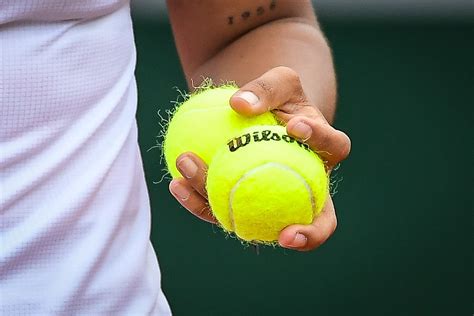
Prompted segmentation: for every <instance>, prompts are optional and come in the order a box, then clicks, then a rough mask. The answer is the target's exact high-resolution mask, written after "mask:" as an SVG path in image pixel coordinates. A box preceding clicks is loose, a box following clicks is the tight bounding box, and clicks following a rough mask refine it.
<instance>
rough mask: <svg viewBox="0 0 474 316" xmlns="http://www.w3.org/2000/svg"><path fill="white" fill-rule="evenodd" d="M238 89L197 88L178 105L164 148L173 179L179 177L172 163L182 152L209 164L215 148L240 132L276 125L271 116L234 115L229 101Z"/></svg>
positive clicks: (168, 129)
mask: <svg viewBox="0 0 474 316" xmlns="http://www.w3.org/2000/svg"><path fill="white" fill-rule="evenodd" d="M237 90H238V88H237V87H235V86H232V85H225V86H220V87H209V88H205V89H199V90H198V92H196V93H194V94H192V95H191V96H190V97H189V98H188V99H187V100H186V101H185V102H183V103H182V104H180V105H179V106H178V108H177V110H176V112H175V113H174V114H173V117H172V118H171V121H170V122H169V124H168V128H167V131H166V135H165V141H164V145H163V149H164V154H165V160H166V164H167V167H168V170H169V172H170V174H171V176H172V177H173V178H177V177H180V176H181V175H180V173H179V171H178V170H177V169H176V165H175V163H176V158H178V156H179V155H181V154H182V153H184V152H187V151H191V152H193V153H195V154H197V155H198V156H199V157H200V158H201V159H203V160H204V162H206V163H208V164H209V163H210V161H211V158H212V157H213V156H214V154H215V152H216V151H217V149H218V148H220V147H221V146H222V145H224V144H226V143H227V142H228V141H229V139H231V138H232V137H233V136H235V135H237V134H238V133H239V132H240V131H241V130H242V129H245V128H247V127H250V126H253V125H256V124H267V125H277V124H278V123H277V120H276V119H275V118H274V116H273V115H272V114H271V113H265V114H262V115H259V116H256V117H251V118H249V117H244V116H242V115H240V114H238V113H237V112H235V111H234V110H233V109H232V108H231V107H230V105H229V100H230V97H231V96H232V95H233V94H234V93H235V92H236V91H237Z"/></svg>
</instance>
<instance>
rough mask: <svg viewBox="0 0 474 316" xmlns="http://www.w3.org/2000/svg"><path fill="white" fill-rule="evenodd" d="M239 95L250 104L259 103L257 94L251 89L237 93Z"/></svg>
mask: <svg viewBox="0 0 474 316" xmlns="http://www.w3.org/2000/svg"><path fill="white" fill-rule="evenodd" d="M237 96H238V97H239V98H241V99H244V100H245V101H247V102H248V103H249V104H250V105H255V104H257V103H258V101H259V99H258V97H257V96H256V95H255V93H253V92H250V91H242V92H239V93H238V94H237Z"/></svg>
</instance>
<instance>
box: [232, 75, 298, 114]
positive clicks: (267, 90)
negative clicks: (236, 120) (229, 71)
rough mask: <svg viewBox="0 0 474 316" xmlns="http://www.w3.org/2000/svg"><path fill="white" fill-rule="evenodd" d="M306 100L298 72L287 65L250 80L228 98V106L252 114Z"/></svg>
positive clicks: (241, 112)
mask: <svg viewBox="0 0 474 316" xmlns="http://www.w3.org/2000/svg"><path fill="white" fill-rule="evenodd" d="M305 102H307V100H306V97H305V95H304V92H303V87H302V86H301V82H300V79H299V76H298V74H297V73H296V72H295V71H294V70H292V69H291V68H288V67H276V68H273V69H271V70H269V71H268V72H266V73H264V74H263V75H262V76H261V77H259V78H257V79H255V80H253V81H250V82H249V83H247V84H245V85H244V86H243V87H241V88H240V89H239V91H237V92H236V93H235V94H234V95H233V96H232V98H231V99H230V106H231V107H232V108H233V109H234V110H235V111H237V112H238V113H240V114H242V115H245V116H254V115H258V114H262V113H265V112H268V111H270V110H273V109H276V108H278V107H279V106H281V105H283V104H286V103H293V104H295V103H305Z"/></svg>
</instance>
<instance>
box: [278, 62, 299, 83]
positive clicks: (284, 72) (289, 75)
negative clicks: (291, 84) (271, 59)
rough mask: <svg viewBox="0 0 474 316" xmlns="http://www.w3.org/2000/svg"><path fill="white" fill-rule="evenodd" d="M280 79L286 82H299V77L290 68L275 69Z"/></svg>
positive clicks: (280, 67)
mask: <svg viewBox="0 0 474 316" xmlns="http://www.w3.org/2000/svg"><path fill="white" fill-rule="evenodd" d="M276 69H277V70H278V72H279V73H280V75H281V76H282V77H285V79H286V80H288V81H295V82H299V81H300V76H299V75H298V73H297V72H296V71H295V70H293V69H292V68H290V67H286V66H279V67H277V68H276Z"/></svg>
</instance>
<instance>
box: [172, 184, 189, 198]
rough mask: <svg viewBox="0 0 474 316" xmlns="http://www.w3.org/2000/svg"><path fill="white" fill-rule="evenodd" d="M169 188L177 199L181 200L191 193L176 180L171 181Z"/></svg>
mask: <svg viewBox="0 0 474 316" xmlns="http://www.w3.org/2000/svg"><path fill="white" fill-rule="evenodd" d="M170 190H171V192H172V193H173V194H174V195H175V196H176V197H177V198H178V199H180V200H182V201H186V200H187V199H188V198H189V196H190V195H191V193H190V192H189V191H188V189H187V188H186V187H185V186H184V185H181V184H179V183H176V182H171V185H170Z"/></svg>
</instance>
